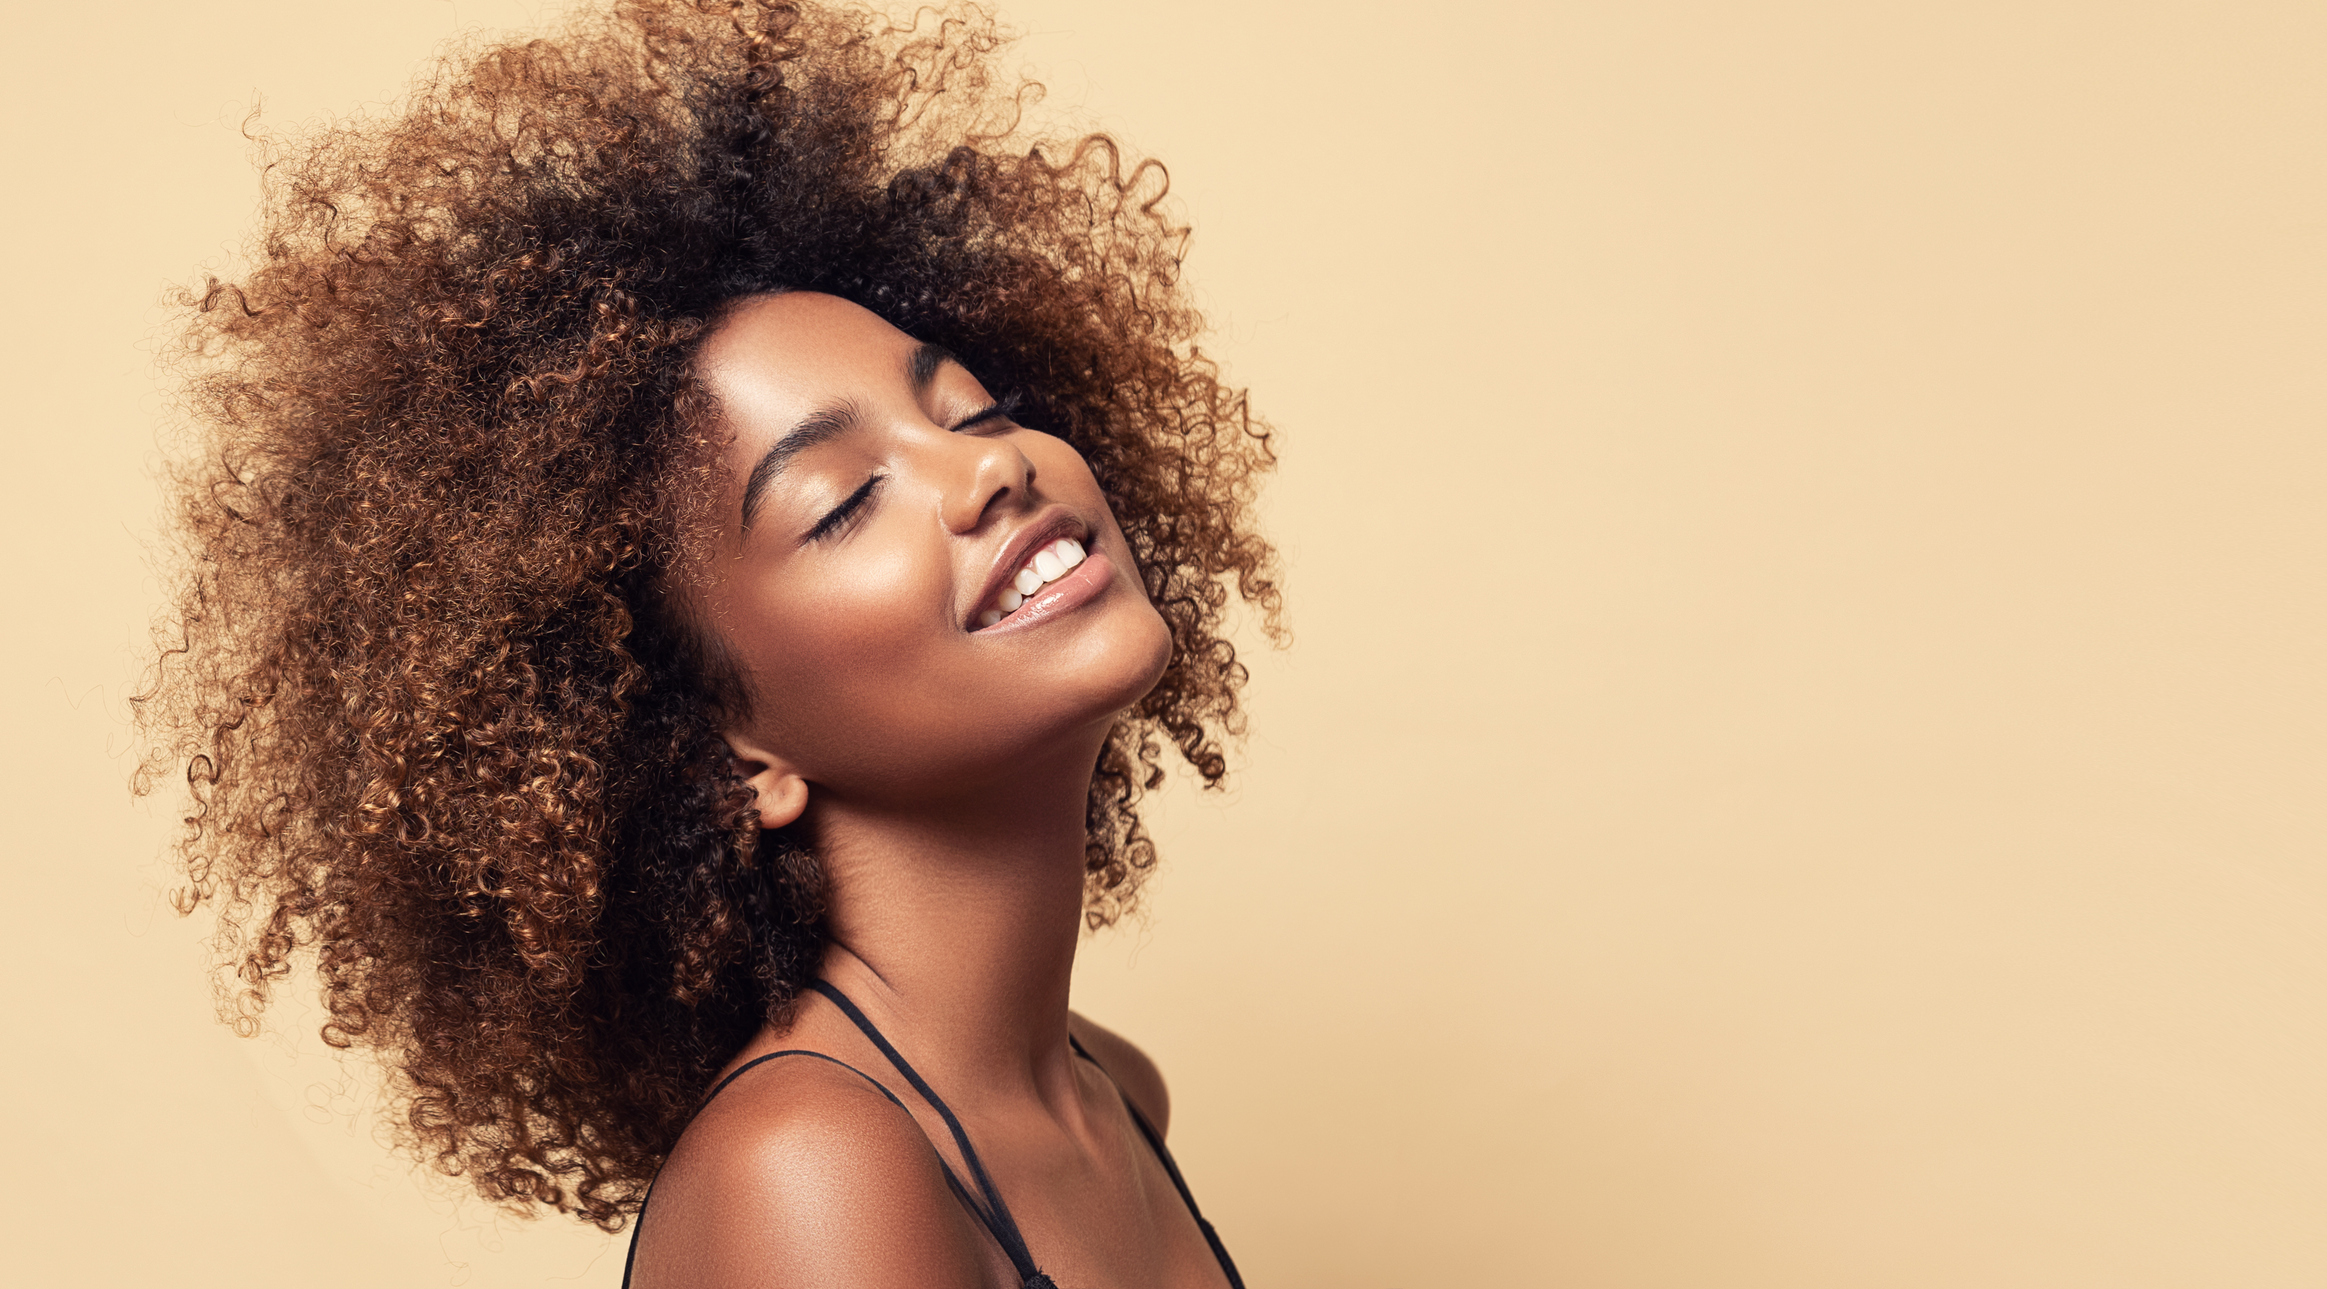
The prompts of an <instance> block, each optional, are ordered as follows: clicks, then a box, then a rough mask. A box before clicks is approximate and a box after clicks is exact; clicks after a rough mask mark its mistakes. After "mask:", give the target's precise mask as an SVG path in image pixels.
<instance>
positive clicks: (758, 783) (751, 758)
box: [727, 736, 808, 829]
mask: <svg viewBox="0 0 2327 1289" xmlns="http://www.w3.org/2000/svg"><path fill="white" fill-rule="evenodd" d="M727 749H728V750H729V751H730V752H733V753H734V754H735V764H736V769H737V771H738V772H739V773H741V774H742V775H743V781H744V782H745V783H748V784H750V785H751V790H752V792H753V793H754V794H755V795H756V797H757V800H756V801H755V802H754V803H753V804H754V805H755V806H756V807H757V808H758V809H759V815H760V827H761V828H762V829H774V828H782V827H784V826H785V825H787V824H790V823H792V822H794V821H795V820H797V819H799V817H800V815H801V813H802V812H803V811H805V810H807V809H808V781H807V780H806V779H803V778H801V777H800V772H799V771H798V770H795V769H793V768H792V766H791V765H790V763H788V762H786V761H785V760H784V759H783V758H782V757H780V756H775V755H772V754H770V753H768V752H766V751H763V750H761V749H760V748H757V747H753V746H751V745H750V744H748V743H746V742H745V741H743V740H740V739H737V738H735V737H733V736H729V738H728V740H727Z"/></svg>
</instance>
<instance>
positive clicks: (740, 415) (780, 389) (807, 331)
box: [698, 291, 914, 438]
mask: <svg viewBox="0 0 2327 1289" xmlns="http://www.w3.org/2000/svg"><path fill="white" fill-rule="evenodd" d="M913 349H914V342H913V338H912V337H910V336H908V335H906V334H905V333H904V332H902V331H899V330H897V329H896V328H895V327H892V326H890V325H889V324H888V323H887V322H884V321H882V320H881V318H880V317H879V316H877V315H876V314H874V313H873V312H872V311H871V310H869V309H866V308H864V307H862V306H860V305H855V304H851V303H849V302H848V301H846V300H843V299H840V298H839V297H837V296H830V295H819V294H817V293H815V292H813V291H792V292H787V293H785V294H783V295H772V296H760V297H758V298H756V299H752V300H747V301H745V302H744V303H743V304H741V305H738V306H737V307H736V308H735V309H734V310H733V311H732V312H731V313H729V314H728V316H727V317H726V319H725V320H724V321H722V322H721V323H720V324H719V329H718V330H716V331H714V332H713V333H712V334H711V337H710V339H708V340H706V341H705V342H704V345H703V352H702V357H701V358H700V360H699V367H698V370H699V371H700V372H701V375H702V379H703V382H704V384H705V385H706V386H707V387H708V388H709V389H710V391H711V393H712V395H713V396H714V397H716V398H717V399H718V400H719V405H720V408H721V410H722V411H723V412H725V414H726V415H727V417H728V418H729V420H730V422H731V423H732V424H733V425H734V427H735V429H736V430H737V431H738V435H739V437H742V438H751V437H753V431H754V430H755V429H757V430H760V431H762V432H765V431H767V430H769V429H772V428H775V427H777V426H779V425H789V424H791V423H792V422H794V421H796V420H798V419H799V418H800V417H801V416H802V415H804V414H806V413H807V412H809V411H812V410H815V409H817V408H821V407H823V406H825V405H827V404H829V403H832V402H833V401H835V400H839V399H852V398H864V397H868V396H871V395H875V394H878V393H879V392H881V391H883V390H885V389H889V388H897V389H902V388H904V387H905V386H906V384H907V368H908V364H910V363H911V361H912V356H913Z"/></svg>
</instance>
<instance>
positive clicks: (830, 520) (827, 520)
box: [807, 474, 888, 542]
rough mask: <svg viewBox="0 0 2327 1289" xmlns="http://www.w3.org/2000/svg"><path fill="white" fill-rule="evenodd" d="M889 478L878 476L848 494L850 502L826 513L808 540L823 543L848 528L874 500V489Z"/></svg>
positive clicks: (811, 531)
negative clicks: (853, 519)
mask: <svg viewBox="0 0 2327 1289" xmlns="http://www.w3.org/2000/svg"><path fill="white" fill-rule="evenodd" d="M887 477H888V476H887V475H880V474H876V475H874V476H873V477H872V478H870V479H867V480H865V481H864V482H863V483H861V484H859V485H857V490H856V491H855V492H852V493H850V494H848V500H846V501H843V502H841V503H840V504H839V505H837V506H834V507H833V508H832V509H831V510H830V511H828V512H826V514H825V516H824V518H822V519H819V520H817V521H816V526H815V527H814V528H811V529H809V530H808V537H807V540H809V541H812V542H815V541H822V540H824V539H825V538H827V537H830V536H832V535H833V534H834V533H836V532H838V531H840V530H841V529H842V528H844V527H846V526H847V524H848V521H849V519H850V518H851V517H852V516H854V515H856V514H858V513H860V512H861V511H863V510H864V507H865V503H866V502H868V501H871V500H872V499H873V487H874V486H875V485H876V484H878V483H880V481H881V480H883V479H885V478H887Z"/></svg>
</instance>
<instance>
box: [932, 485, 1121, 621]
mask: <svg viewBox="0 0 2327 1289" xmlns="http://www.w3.org/2000/svg"><path fill="white" fill-rule="evenodd" d="M1090 532H1091V529H1090V525H1088V524H1085V523H1084V522H1083V521H1082V520H1081V519H1079V518H1077V517H1076V516H1075V513H1074V512H1073V511H1071V510H1068V509H1067V508H1066V507H1065V506H1061V505H1056V504H1053V505H1050V506H1048V507H1045V508H1044V509H1042V510H1041V511H1038V512H1037V513H1036V514H1035V516H1034V518H1033V519H1031V520H1028V521H1027V523H1026V526H1025V527H1023V528H1020V529H1019V530H1018V531H1017V533H1016V534H1014V535H1013V536H1012V537H1011V538H1010V540H1008V541H1006V542H1004V543H1002V549H1001V550H1000V551H999V552H997V553H996V554H995V556H994V566H993V568H992V569H991V570H989V571H988V572H987V574H986V584H985V586H983V587H981V588H980V589H979V591H978V598H977V599H975V600H972V601H971V602H970V611H969V614H968V616H966V617H965V618H964V619H963V620H962V625H963V626H964V627H967V628H968V629H970V630H972V631H975V630H977V629H978V622H977V618H978V611H979V610H980V609H983V608H985V607H986V606H987V605H989V604H992V603H993V602H994V597H996V596H998V595H1000V594H1001V593H1002V587H1003V585H1004V584H1005V583H1007V582H1008V581H1010V579H1012V578H1014V577H1016V576H1018V570H1019V569H1022V568H1024V567H1026V561H1028V560H1030V559H1033V558H1034V553H1035V552H1036V551H1038V550H1041V549H1042V548H1043V547H1045V546H1048V545H1050V544H1051V543H1052V542H1055V541H1057V540H1058V539H1059V538H1061V537H1068V538H1072V539H1074V540H1075V541H1078V542H1081V543H1083V544H1084V545H1085V546H1088V545H1089V544H1090Z"/></svg>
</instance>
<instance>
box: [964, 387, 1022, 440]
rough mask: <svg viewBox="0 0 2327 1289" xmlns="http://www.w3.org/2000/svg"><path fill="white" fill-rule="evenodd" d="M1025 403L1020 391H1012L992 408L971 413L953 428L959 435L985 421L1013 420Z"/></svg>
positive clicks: (998, 400) (996, 401) (984, 408)
mask: <svg viewBox="0 0 2327 1289" xmlns="http://www.w3.org/2000/svg"><path fill="white" fill-rule="evenodd" d="M1024 401H1025V399H1024V398H1023V397H1022V396H1021V395H1020V393H1019V391H1017V390H1011V391H1010V392H1009V393H1007V394H1004V395H1003V396H1002V397H1001V398H999V399H997V400H995V401H994V403H993V404H992V405H991V406H988V407H983V408H980V409H978V410H977V411H975V412H972V413H970V414H969V415H968V416H967V417H965V418H963V419H962V420H960V421H958V422H956V423H955V424H954V427H953V430H954V433H956V434H959V433H961V432H962V431H964V430H966V429H969V428H970V427H971V426H973V425H977V424H979V423H981V422H984V421H993V420H1004V421H1007V420H1010V419H1013V418H1014V417H1016V416H1017V415H1018V407H1019V404H1021V403H1023V402H1024Z"/></svg>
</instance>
